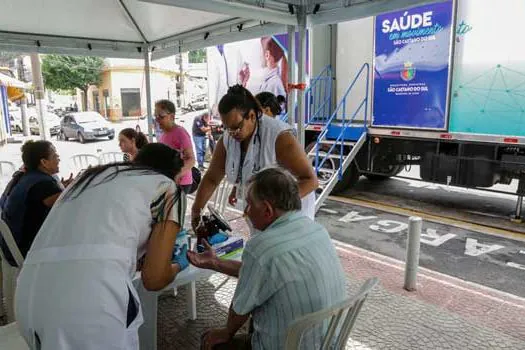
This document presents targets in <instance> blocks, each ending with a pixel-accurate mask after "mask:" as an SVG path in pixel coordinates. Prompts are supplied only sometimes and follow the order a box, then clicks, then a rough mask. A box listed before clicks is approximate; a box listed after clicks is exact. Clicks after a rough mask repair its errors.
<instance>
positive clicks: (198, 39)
mask: <svg viewBox="0 0 525 350" xmlns="http://www.w3.org/2000/svg"><path fill="white" fill-rule="evenodd" d="M436 1H443V0H434V1H429V0H352V1H350V0H343V1H342V0H264V1H262V0H237V1H235V0H233V1H231V0H16V1H12V0H3V1H2V4H1V8H2V10H1V11H0V50H4V51H22V52H41V53H63V54H78V55H97V56H106V57H122V58H142V57H143V53H142V48H143V47H145V46H146V47H148V48H149V49H150V50H152V49H153V50H154V57H153V58H155V56H157V57H164V56H170V55H173V54H174V53H177V52H181V51H188V50H192V49H197V48H202V47H206V46H211V45H217V44H221V43H226V42H231V41H237V40H243V39H248V38H253V37H258V36H262V35H270V34H275V33H278V32H285V31H286V25H296V24H297V16H296V14H291V13H290V9H289V5H288V4H296V5H298V4H304V3H307V4H308V5H307V7H306V11H307V13H308V23H309V24H310V25H316V24H328V23H336V22H340V21H344V20H350V19H355V18H360V17H367V16H371V15H375V14H377V13H380V12H385V11H389V10H392V9H398V8H405V7H410V6H415V5H418V4H421V3H429V2H436ZM315 4H319V5H320V7H319V8H317V9H316V6H315ZM295 12H296V11H295ZM314 12H315V14H314ZM155 51H156V52H155Z"/></svg>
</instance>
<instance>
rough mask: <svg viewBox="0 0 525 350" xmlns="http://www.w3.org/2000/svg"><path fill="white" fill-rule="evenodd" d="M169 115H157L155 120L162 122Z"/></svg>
mask: <svg viewBox="0 0 525 350" xmlns="http://www.w3.org/2000/svg"><path fill="white" fill-rule="evenodd" d="M168 115H169V114H155V120H162V119H164V118H166V117H167V116H168Z"/></svg>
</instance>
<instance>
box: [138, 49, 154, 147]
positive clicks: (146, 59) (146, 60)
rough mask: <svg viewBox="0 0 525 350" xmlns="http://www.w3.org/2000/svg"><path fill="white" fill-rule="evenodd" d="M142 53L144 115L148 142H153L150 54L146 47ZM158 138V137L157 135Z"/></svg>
mask: <svg viewBox="0 0 525 350" xmlns="http://www.w3.org/2000/svg"><path fill="white" fill-rule="evenodd" d="M142 51H143V52H144V73H145V78H146V79H145V80H146V114H147V115H148V140H149V141H150V142H153V112H152V106H151V75H150V52H149V48H148V47H147V46H143V47H142ZM157 136H158V135H157Z"/></svg>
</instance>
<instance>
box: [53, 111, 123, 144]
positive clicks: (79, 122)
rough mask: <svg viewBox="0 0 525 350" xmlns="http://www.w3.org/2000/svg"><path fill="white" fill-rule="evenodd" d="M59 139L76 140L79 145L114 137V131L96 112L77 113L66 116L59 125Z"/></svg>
mask: <svg viewBox="0 0 525 350" xmlns="http://www.w3.org/2000/svg"><path fill="white" fill-rule="evenodd" d="M58 137H59V139H60V140H64V141H67V140H69V139H77V140H79V141H80V142H81V143H85V142H86V141H88V140H96V139H100V138H105V137H107V138H109V139H110V140H112V139H113V138H114V137H115V129H114V128H113V126H112V125H111V124H110V123H109V122H108V121H107V120H106V119H104V117H103V116H101V115H100V114H99V113H97V112H77V113H70V114H66V115H65V116H64V117H63V118H62V121H61V123H60V133H59V136H58Z"/></svg>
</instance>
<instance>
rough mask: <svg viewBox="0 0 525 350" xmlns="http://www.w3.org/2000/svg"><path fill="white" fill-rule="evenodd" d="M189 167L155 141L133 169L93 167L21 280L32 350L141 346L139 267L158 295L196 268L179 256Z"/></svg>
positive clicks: (49, 225)
mask: <svg viewBox="0 0 525 350" xmlns="http://www.w3.org/2000/svg"><path fill="white" fill-rule="evenodd" d="M182 166H183V161H182V159H181V157H180V153H179V152H178V151H176V150H174V149H171V148H170V147H168V146H165V145H162V144H158V143H151V144H148V145H145V146H144V147H142V148H141V149H140V151H139V153H138V154H137V156H136V158H135V161H134V162H133V163H116V164H107V165H102V166H98V167H94V168H89V169H87V170H86V171H85V172H84V173H82V175H80V177H79V178H77V179H76V180H75V182H74V183H73V184H72V185H71V186H70V188H68V189H67V190H66V191H65V192H64V193H63V195H62V196H61V198H60V199H59V200H58V201H57V203H56V204H55V206H54V208H53V210H52V211H51V213H50V214H49V216H48V220H46V221H45V222H44V224H43V225H42V228H41V230H40V232H39V234H38V236H37V237H36V239H35V241H34V243H33V245H32V246H31V249H30V251H29V253H28V255H27V258H26V261H25V263H24V266H23V267H22V270H21V272H20V277H19V279H18V286H17V291H16V305H15V307H16V315H17V321H18V324H19V328H20V330H21V334H22V335H23V336H24V338H25V339H26V341H27V342H28V344H30V346H31V348H33V349H43V350H44V349H62V350H63V349H71V350H73V349H75V350H82V349H90V350H91V349H93V350H94V349H115V350H116V349H138V348H139V347H138V327H139V326H140V325H141V323H142V313H141V307H140V300H139V298H138V294H137V291H136V290H135V287H134V286H133V284H132V279H133V278H134V276H135V271H136V269H137V261H138V260H142V258H143V257H144V263H143V265H142V267H141V274H142V283H143V284H144V287H145V288H146V289H148V290H160V289H162V288H164V287H166V286H167V285H168V284H169V283H171V281H173V279H174V278H175V276H176V275H177V273H179V272H180V271H182V270H183V269H184V268H186V267H187V266H188V261H187V258H186V250H184V249H182V250H181V251H180V252H178V253H174V252H173V248H174V244H175V241H176V237H177V234H178V233H179V231H180V230H181V228H182V227H183V225H184V212H185V207H186V197H185V195H184V194H183V193H181V191H180V189H178V188H177V186H176V185H175V183H174V181H173V179H174V178H175V177H176V176H177V175H178V174H179V173H180V170H181V168H182ZM130 189H133V190H130Z"/></svg>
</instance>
